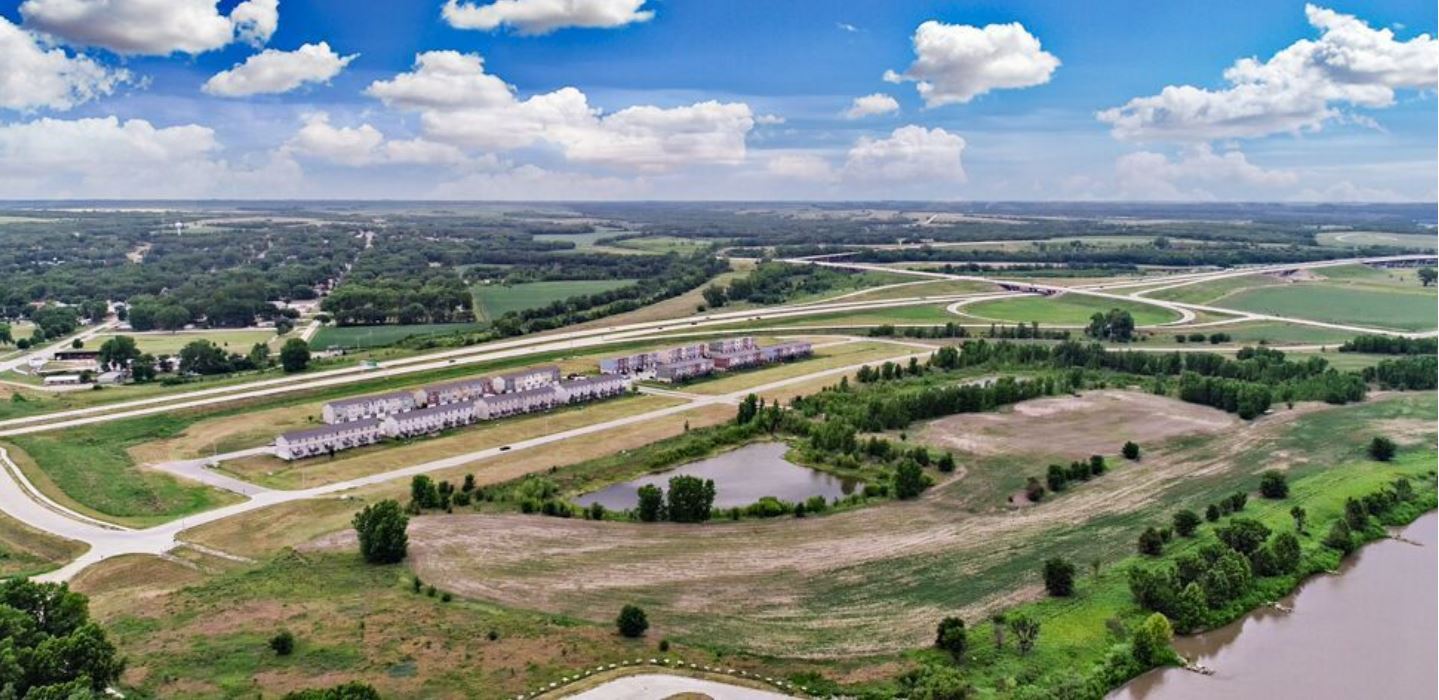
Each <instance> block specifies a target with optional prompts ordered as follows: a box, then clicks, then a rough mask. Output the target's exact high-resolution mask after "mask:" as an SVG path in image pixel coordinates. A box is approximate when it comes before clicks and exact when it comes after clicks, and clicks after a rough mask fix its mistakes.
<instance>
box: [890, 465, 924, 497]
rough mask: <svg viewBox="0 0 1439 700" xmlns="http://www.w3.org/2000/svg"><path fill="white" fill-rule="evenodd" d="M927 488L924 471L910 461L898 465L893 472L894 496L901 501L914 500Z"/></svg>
mask: <svg viewBox="0 0 1439 700" xmlns="http://www.w3.org/2000/svg"><path fill="white" fill-rule="evenodd" d="M927 486H928V484H926V483H925V477H924V471H923V470H921V469H920V466H919V465H918V464H917V463H915V461H914V460H912V459H906V460H904V461H903V462H900V463H899V466H898V467H895V470H894V495H895V496H897V497H899V498H900V499H902V500H908V499H911V498H916V497H918V496H919V494H921V493H923V492H924V489H925V488H926V487H927Z"/></svg>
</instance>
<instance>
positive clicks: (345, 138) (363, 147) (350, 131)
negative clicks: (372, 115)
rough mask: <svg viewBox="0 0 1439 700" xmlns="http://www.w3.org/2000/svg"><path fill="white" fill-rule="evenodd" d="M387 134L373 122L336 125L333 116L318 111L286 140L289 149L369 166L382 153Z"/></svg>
mask: <svg viewBox="0 0 1439 700" xmlns="http://www.w3.org/2000/svg"><path fill="white" fill-rule="evenodd" d="M384 140H385V137H384V135H383V134H381V133H380V130H379V129H376V128H375V127H373V126H370V125H369V124H361V125H359V126H355V127H349V126H335V125H333V124H331V123H330V115H328V114H326V113H324V112H316V113H314V114H310V115H308V116H306V117H305V123H304V125H303V126H301V127H300V130H299V131H298V132H296V133H295V135H294V136H292V137H291V138H290V140H289V141H287V142H285V146H284V148H285V150H286V151H287V152H290V153H298V154H301V155H304V156H309V157H312V158H317V159H319V160H323V161H327V162H330V163H338V164H340V165H350V166H359V165H368V164H370V163H373V162H375V160H376V158H377V157H378V156H379V154H380V145H381V144H382V143H384Z"/></svg>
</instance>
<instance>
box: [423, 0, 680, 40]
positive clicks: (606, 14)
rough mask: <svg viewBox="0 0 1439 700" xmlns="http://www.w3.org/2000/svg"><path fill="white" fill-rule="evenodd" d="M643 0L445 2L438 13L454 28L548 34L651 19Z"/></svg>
mask: <svg viewBox="0 0 1439 700" xmlns="http://www.w3.org/2000/svg"><path fill="white" fill-rule="evenodd" d="M644 4H645V0H495V2H491V3H487V4H475V3H471V2H461V0H446V2H445V6H444V8H443V9H441V10H440V13H441V15H443V16H444V18H445V21H446V22H449V23H450V26H452V27H455V28H457V29H483V30H493V29H498V28H500V27H501V26H507V27H511V28H513V29H514V30H515V31H516V32H518V33H520V34H530V35H536V34H548V33H550V32H553V31H555V30H556V29H563V28H566V27H582V28H590V29H608V28H612V27H623V26H625V25H627V24H634V23H636V22H648V21H649V20H651V19H653V18H654V16H655V13H654V11H653V10H646V9H643V8H644Z"/></svg>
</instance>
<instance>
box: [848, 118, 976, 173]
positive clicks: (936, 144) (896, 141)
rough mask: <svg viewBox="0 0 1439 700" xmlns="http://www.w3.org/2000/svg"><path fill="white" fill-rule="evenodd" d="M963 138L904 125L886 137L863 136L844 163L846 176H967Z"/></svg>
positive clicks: (850, 150)
mask: <svg viewBox="0 0 1439 700" xmlns="http://www.w3.org/2000/svg"><path fill="white" fill-rule="evenodd" d="M964 146H965V143H964V138H962V137H960V136H959V135H957V134H951V133H949V132H948V131H945V130H944V129H939V128H935V129H926V128H924V127H922V126H915V125H913V124H911V125H909V126H902V127H899V128H898V129H895V130H894V131H893V132H892V133H890V135H889V136H887V137H885V138H879V139H876V138H872V137H869V136H864V137H861V138H860V139H859V140H858V141H856V142H855V144H854V146H853V147H851V148H850V149H849V154H848V156H847V157H846V159H845V163H844V175H845V177H847V178H855V179H862V180H888V181H920V180H949V181H955V182H963V181H964V180H965V174H964V165H963V162H962V160H961V156H962V155H963V154H964Z"/></svg>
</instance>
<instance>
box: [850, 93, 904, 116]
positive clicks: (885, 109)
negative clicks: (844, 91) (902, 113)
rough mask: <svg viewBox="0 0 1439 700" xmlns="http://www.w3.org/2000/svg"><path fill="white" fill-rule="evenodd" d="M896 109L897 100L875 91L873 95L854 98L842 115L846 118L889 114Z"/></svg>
mask: <svg viewBox="0 0 1439 700" xmlns="http://www.w3.org/2000/svg"><path fill="white" fill-rule="evenodd" d="M898 111H899V102H898V101H897V100H895V99H894V98H893V97H890V96H889V95H886V94H884V93H882V92H876V93H874V94H873V95H865V96H864V97H856V98H854V102H851V103H850V105H849V109H847V110H845V112H844V117H845V118H846V119H862V118H864V117H870V116H874V115H876V114H889V113H890V112H898Z"/></svg>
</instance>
